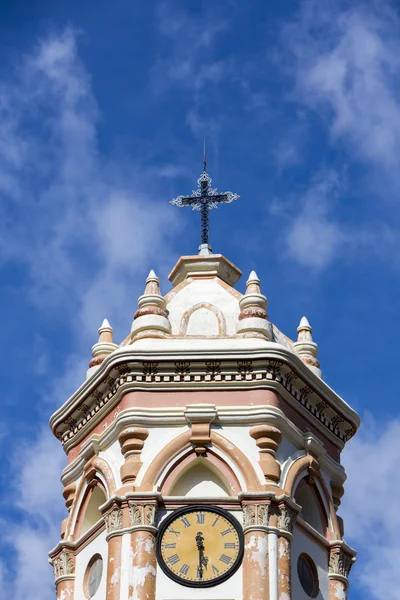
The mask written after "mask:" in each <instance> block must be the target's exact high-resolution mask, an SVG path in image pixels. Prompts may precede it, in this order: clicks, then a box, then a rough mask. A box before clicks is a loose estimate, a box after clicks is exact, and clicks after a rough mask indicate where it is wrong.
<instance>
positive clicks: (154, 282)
mask: <svg viewBox="0 0 400 600" xmlns="http://www.w3.org/2000/svg"><path fill="white" fill-rule="evenodd" d="M152 294H157V295H159V294H160V280H159V278H158V277H157V275H156V274H155V272H154V271H153V269H151V271H150V273H149V274H148V276H147V279H146V287H145V290H144V293H143V295H144V296H150V295H152Z"/></svg>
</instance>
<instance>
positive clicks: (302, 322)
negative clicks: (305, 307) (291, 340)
mask: <svg viewBox="0 0 400 600" xmlns="http://www.w3.org/2000/svg"><path fill="white" fill-rule="evenodd" d="M306 328H307V329H308V328H311V325H310V323H309V322H308V319H307V317H302V318H301V320H300V323H299V326H298V328H297V331H299V330H300V329H306Z"/></svg>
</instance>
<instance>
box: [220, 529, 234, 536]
mask: <svg viewBox="0 0 400 600" xmlns="http://www.w3.org/2000/svg"><path fill="white" fill-rule="evenodd" d="M231 531H233V527H229V529H225V531H221V535H228V533H230V532H231Z"/></svg>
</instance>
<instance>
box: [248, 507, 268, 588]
mask: <svg viewBox="0 0 400 600" xmlns="http://www.w3.org/2000/svg"><path fill="white" fill-rule="evenodd" d="M243 516H244V556H243V598H244V599H245V600H249V599H250V598H251V600H269V561H268V555H269V553H268V516H269V503H268V501H267V502H265V501H264V502H262V501H261V500H260V503H257V504H256V503H251V504H250V503H244V504H243Z"/></svg>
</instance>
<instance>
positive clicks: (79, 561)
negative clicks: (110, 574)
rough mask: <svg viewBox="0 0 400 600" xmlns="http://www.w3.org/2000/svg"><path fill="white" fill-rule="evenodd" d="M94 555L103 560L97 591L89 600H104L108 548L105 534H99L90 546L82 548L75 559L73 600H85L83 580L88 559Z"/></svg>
mask: <svg viewBox="0 0 400 600" xmlns="http://www.w3.org/2000/svg"><path fill="white" fill-rule="evenodd" d="M94 554H100V556H101V557H102V559H103V574H102V577H101V582H100V586H99V589H98V590H97V592H96V593H95V595H94V596H92V599H91V600H104V599H105V597H106V592H107V589H106V584H107V556H108V548H107V542H106V532H105V531H103V532H102V533H100V534H99V535H98V536H97V537H96V538H95V539H94V540H92V542H91V543H90V544H88V545H87V546H86V547H85V548H83V549H82V550H81V551H80V552H79V554H78V555H77V557H76V564H75V594H74V600H86V596H85V594H84V591H83V578H84V576H85V571H86V568H87V566H88V564H89V561H90V559H91V558H92V556H93V555H94Z"/></svg>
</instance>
